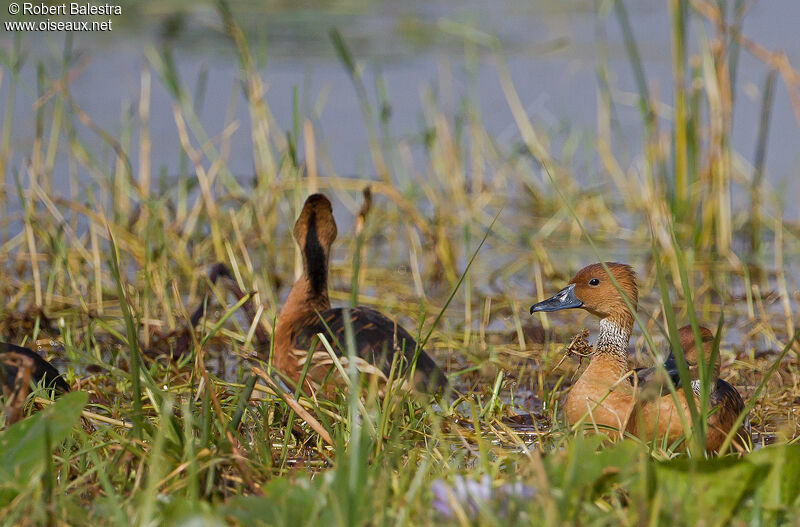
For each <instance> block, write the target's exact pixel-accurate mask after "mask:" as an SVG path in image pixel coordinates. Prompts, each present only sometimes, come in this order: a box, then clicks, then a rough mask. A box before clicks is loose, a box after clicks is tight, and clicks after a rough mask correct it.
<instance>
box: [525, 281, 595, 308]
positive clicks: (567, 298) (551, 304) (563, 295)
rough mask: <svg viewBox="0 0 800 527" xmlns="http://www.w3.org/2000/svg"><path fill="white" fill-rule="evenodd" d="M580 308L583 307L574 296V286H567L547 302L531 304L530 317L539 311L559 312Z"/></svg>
mask: <svg viewBox="0 0 800 527" xmlns="http://www.w3.org/2000/svg"><path fill="white" fill-rule="evenodd" d="M581 306H583V302H581V301H580V300H578V297H577V296H575V284H569V285H568V286H567V287H565V288H564V289H562V290H561V291H559V292H558V293H556V294H555V295H553V296H551V297H550V298H548V299H547V300H542V301H541V302H539V303H538V304H533V305H532V306H531V315H533V314H534V313H536V312H539V311H560V310H562V309H572V308H575V307H581Z"/></svg>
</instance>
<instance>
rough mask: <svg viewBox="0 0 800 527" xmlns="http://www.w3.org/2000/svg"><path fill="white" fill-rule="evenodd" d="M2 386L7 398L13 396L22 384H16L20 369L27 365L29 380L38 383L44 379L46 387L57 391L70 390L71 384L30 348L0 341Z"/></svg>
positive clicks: (0, 383)
mask: <svg viewBox="0 0 800 527" xmlns="http://www.w3.org/2000/svg"><path fill="white" fill-rule="evenodd" d="M0 364H2V367H0V388H2V391H3V394H4V395H5V396H6V398H9V397H11V395H12V394H14V393H15V392H16V391H17V390H18V389H20V388H21V387H20V386H16V384H17V382H16V380H17V376H18V374H19V373H20V370H21V369H22V368H24V367H27V368H28V369H29V371H30V378H29V379H27V382H33V383H34V384H36V385H38V384H39V383H40V382H41V381H42V379H44V387H45V388H54V389H55V390H56V391H57V392H61V393H64V392H68V391H69V385H68V384H67V383H66V381H65V380H64V378H63V377H62V376H61V374H60V373H59V372H58V370H57V369H56V368H55V366H53V365H52V364H50V363H49V362H47V361H46V360H44V359H43V358H41V357H40V356H39V355H38V354H36V353H35V352H33V351H31V350H29V349H28V348H23V347H20V346H15V345H13V344H6V343H5V342H0Z"/></svg>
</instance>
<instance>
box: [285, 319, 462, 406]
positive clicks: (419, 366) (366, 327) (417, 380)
mask: <svg viewBox="0 0 800 527" xmlns="http://www.w3.org/2000/svg"><path fill="white" fill-rule="evenodd" d="M348 319H349V322H350V326H351V327H352V330H353V337H354V340H355V352H356V354H357V356H358V357H359V358H361V359H363V361H364V362H366V363H368V364H369V365H371V366H373V367H375V368H378V369H379V370H380V371H381V372H382V373H383V374H384V375H385V376H388V375H389V373H390V370H391V367H392V363H393V362H397V364H398V366H399V367H400V372H401V373H405V372H406V371H408V369H409V367H410V365H411V364H412V362H413V361H414V356H415V355H417V356H416V368H415V370H414V373H415V375H414V384H415V385H416V387H417V389H419V390H420V391H423V392H437V391H442V392H443V391H444V390H445V389H446V387H447V378H446V377H445V375H444V372H443V371H442V370H441V369H440V368H439V366H437V365H436V363H435V362H434V361H433V359H431V358H430V356H428V354H427V353H425V351H424V350H419V352H417V341H416V340H415V339H414V337H412V336H411V334H410V333H409V332H408V331H406V329H405V328H403V327H402V326H400V325H399V324H397V322H395V321H393V320H391V319H390V318H388V317H386V316H385V315H383V314H381V313H380V312H378V311H376V310H374V309H371V308H368V307H362V306H358V307H354V308H333V309H328V310H325V311H323V312H322V313H320V314H319V315H315V316H314V318H313V319H310V320H309V321H307V322H306V323H305V324H303V326H302V328H301V330H300V331H299V332H297V333H296V334H295V336H294V342H293V343H294V346H293V347H294V348H295V349H298V350H306V351H310V350H311V348H312V344H313V343H314V342H315V341H317V343H316V344H315V345H314V346H313V348H314V351H317V350H321V349H322V345H321V343H319V342H318V340H319V339H318V338H316V335H317V334H320V333H321V334H322V335H324V336H325V337H326V338H327V340H328V341H329V342H330V344H331V347H332V348H333V350H334V352H335V353H336V355H338V356H340V357H342V356H346V355H347V353H346V349H347V348H346V346H347V345H346V341H347V339H346V333H345V324H346V321H347V320H348Z"/></svg>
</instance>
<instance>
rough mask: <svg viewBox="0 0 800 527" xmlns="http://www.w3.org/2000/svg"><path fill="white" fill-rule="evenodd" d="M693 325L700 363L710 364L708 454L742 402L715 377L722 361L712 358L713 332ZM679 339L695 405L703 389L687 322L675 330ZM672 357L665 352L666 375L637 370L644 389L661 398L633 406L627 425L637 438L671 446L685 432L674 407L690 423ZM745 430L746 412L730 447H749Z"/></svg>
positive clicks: (747, 429)
mask: <svg viewBox="0 0 800 527" xmlns="http://www.w3.org/2000/svg"><path fill="white" fill-rule="evenodd" d="M697 329H698V333H699V335H700V343H701V345H702V349H701V353H702V356H703V360H704V361H705V364H707V365H711V372H710V375H709V377H708V382H709V386H710V389H709V393H708V405H709V415H708V420H707V427H706V444H705V448H706V451H707V452H709V453H712V452H718V451H719V448H720V447H721V446H722V443H723V442H724V441H725V438H726V437H727V435H728V433H729V432H730V430H731V429H732V428H733V426H734V424H735V422H736V419H737V418H738V417H739V414H741V413H742V412H743V411H744V408H745V404H744V401H743V400H742V396H741V395H740V394H739V392H738V391H737V390H736V388H734V387H733V386H731V385H730V384H729V383H728V382H726V381H724V380H723V379H720V369H721V364H720V363H721V361H720V358H719V354H717V356H716V357H713V350H714V334H713V333H712V332H711V330H709V329H708V328H706V327H704V326H699V327H698V328H697ZM678 339H679V342H680V346H681V348H682V349H683V354H684V360H685V361H686V366H687V369H688V372H689V379H690V382H691V389H692V392H693V393H694V399H695V405H698V406H699V403H700V393H701V389H702V380H701V376H700V358H699V357H700V353H698V350H697V346H696V341H695V336H694V330H693V329H692V326H691V325H688V326H683V327H682V328H680V329H679V330H678ZM712 358H714V362H713V364H712V362H711V359H712ZM677 360H678V359H676V357H675V356H674V355H673V354H672V353H671V352H670V354H669V356H668V357H667V360H666V361H665V362H664V372H665V376H660V375H658V374H657V373H654V372H653V370H655V368H647V369H645V370H642V372H641V373H640V374H638V373H637V374H638V376H639V381H640V382H641V383H642V386H643V391H644V393H650V394H652V393H661V394H662V395H661V396H660V397H652V396H651V397H647V398H645V399H644V400H643V401H642V402H641V404H639V405H637V410H636V419H635V421H634V422H633V424H632V428H633V433H634V434H635V435H637V436H638V437H640V438H642V439H648V440H649V439H656V440H665V441H666V444H669V445H673V444H676V443H677V442H679V441H680V440H681V439H682V438H683V437H684V436H685V433H684V429H683V425H682V423H681V417H680V415H679V413H678V411H677V410H676V408H677V407H680V408H681V411H682V412H683V416H684V419H685V420H686V422H691V414H690V413H689V407H688V404H687V401H686V393H685V392H684V390H681V389H679V388H680V387H681V386H682V384H681V379H680V376H679V375H678V367H677ZM667 378H669V380H670V382H672V384H673V385H674V386H675V390H676V393H675V396H676V397H675V398H677V400H678V405H677V407H676V403H675V398H673V396H672V395H671V394H670V393H668V388H667V385H666V379H667ZM750 432H751V430H750V420H749V418H748V416H745V418H744V420H743V422H742V425H741V426H740V427H739V429H738V430H737V431H736V434H735V435H734V437H733V445H734V446H735V447H736V448H738V449H744V448H745V447H746V446H748V445H749V444H750Z"/></svg>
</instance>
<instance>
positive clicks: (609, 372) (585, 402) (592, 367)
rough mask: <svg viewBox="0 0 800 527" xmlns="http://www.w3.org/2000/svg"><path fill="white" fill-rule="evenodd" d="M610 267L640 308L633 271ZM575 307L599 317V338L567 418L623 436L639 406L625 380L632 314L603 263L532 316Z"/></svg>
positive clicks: (610, 264)
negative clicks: (608, 429)
mask: <svg viewBox="0 0 800 527" xmlns="http://www.w3.org/2000/svg"><path fill="white" fill-rule="evenodd" d="M606 266H607V267H608V269H609V271H610V272H611V276H613V277H614V280H616V282H617V284H619V287H620V289H621V290H622V291H623V292H624V293H625V296H626V297H627V298H628V301H629V302H630V303H631V305H632V306H633V308H634V309H635V308H636V306H637V303H638V299H639V289H638V286H637V285H636V273H635V272H634V271H633V268H631V267H630V266H629V265H625V264H621V263H614V262H607V263H606ZM573 308H581V309H585V310H586V311H588V312H590V313H592V314H593V315H595V316H596V317H598V318H600V334H599V336H598V337H597V342H596V344H595V350H596V352H595V354H594V355H593V356H592V358H591V359H590V361H589V365H588V366H587V367H586V369H585V370H584V371H583V373H582V374H581V376H580V377H579V378H578V380H577V381H576V382H575V384H574V385H573V386H572V388H571V389H570V391H569V393H568V394H567V399H566V401H565V404H564V415H565V417H566V420H567V423H569V424H570V425H573V424H576V423H580V422H587V423H588V424H591V425H594V426H595V427H603V428H606V429H607V428H611V429H613V430H616V431H617V432H618V433H619V435H620V437H621V436H622V434H623V432H624V431H625V430H626V428H627V426H628V421H629V418H630V416H631V411H632V409H633V405H634V398H633V389H632V385H631V383H630V382H628V381H627V380H624V379H622V378H623V377H624V376H625V375H626V374H627V373H628V371H629V368H628V355H627V354H628V351H627V348H628V341H629V340H630V336H631V331H632V330H633V315H632V314H631V310H630V309H629V308H628V306H627V304H626V303H625V300H624V299H623V297H622V296H621V295H620V293H619V291H618V290H617V288H616V287H615V286H614V283H613V282H612V280H611V279H610V277H609V275H608V273H607V272H606V270H605V269H604V268H603V265H602V264H600V263H596V264H592V265H589V266H587V267H584V268H583V269H581V270H580V271H578V273H577V274H576V275H575V276H574V277H573V278H572V280H570V282H569V284H568V285H567V287H565V288H563V289H562V290H561V291H559V292H558V293H556V294H555V295H554V296H552V297H551V298H548V299H547V300H544V301H542V302H539V303H537V304H534V305H533V306H531V310H530V312H531V314H533V313H535V312H548V311H559V310H561V309H573ZM621 379H622V381H621Z"/></svg>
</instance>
